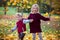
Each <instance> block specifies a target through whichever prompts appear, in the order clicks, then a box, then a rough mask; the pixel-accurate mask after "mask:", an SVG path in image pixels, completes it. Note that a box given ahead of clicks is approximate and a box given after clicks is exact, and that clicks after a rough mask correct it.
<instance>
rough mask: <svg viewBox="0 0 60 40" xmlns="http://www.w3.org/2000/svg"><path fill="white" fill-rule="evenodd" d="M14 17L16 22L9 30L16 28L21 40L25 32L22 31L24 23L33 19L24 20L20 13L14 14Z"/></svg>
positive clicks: (24, 29) (24, 28) (24, 27)
mask: <svg viewBox="0 0 60 40" xmlns="http://www.w3.org/2000/svg"><path fill="white" fill-rule="evenodd" d="M16 18H17V20H18V21H17V23H16V26H15V27H14V28H13V29H12V30H11V32H13V31H14V30H16V29H17V30H18V35H19V39H21V40H23V38H24V36H25V33H23V32H24V31H26V25H25V23H27V22H31V21H33V20H31V19H30V20H25V19H23V17H22V15H21V14H17V15H16Z"/></svg>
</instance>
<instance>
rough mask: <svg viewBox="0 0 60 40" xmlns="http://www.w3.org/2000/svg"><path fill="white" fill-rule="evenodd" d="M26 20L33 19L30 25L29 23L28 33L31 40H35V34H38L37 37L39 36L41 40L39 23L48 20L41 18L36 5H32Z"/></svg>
mask: <svg viewBox="0 0 60 40" xmlns="http://www.w3.org/2000/svg"><path fill="white" fill-rule="evenodd" d="M28 19H33V21H32V22H31V23H29V25H30V33H32V35H33V40H35V37H36V33H38V35H39V40H43V39H42V34H41V32H42V30H41V25H40V24H41V21H40V20H44V21H48V20H50V19H49V18H45V17H43V16H42V15H41V14H40V13H39V6H38V5H37V4H34V5H32V8H31V13H30V15H29V17H28Z"/></svg>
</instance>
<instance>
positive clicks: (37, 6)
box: [30, 4, 39, 13]
mask: <svg viewBox="0 0 60 40" xmlns="http://www.w3.org/2000/svg"><path fill="white" fill-rule="evenodd" d="M34 7H36V8H37V9H38V12H37V13H39V5H38V4H33V5H32V8H31V12H30V13H32V11H33V8H34Z"/></svg>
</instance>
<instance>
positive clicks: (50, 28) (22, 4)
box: [0, 0, 60, 40]
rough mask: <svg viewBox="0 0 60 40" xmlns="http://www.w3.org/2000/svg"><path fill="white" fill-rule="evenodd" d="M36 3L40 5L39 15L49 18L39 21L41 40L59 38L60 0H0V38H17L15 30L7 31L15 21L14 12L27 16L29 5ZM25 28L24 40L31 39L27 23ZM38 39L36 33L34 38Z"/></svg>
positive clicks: (8, 39)
mask: <svg viewBox="0 0 60 40" xmlns="http://www.w3.org/2000/svg"><path fill="white" fill-rule="evenodd" d="M36 3H37V4H38V5H39V7H40V10H39V11H40V13H41V15H43V16H45V17H50V19H51V20H50V21H46V22H44V21H41V28H42V31H43V32H42V36H43V40H60V0H0V40H18V33H17V30H16V31H14V32H13V33H10V32H8V30H10V29H11V28H13V27H14V25H15V23H16V20H15V14H16V13H22V14H23V17H25V18H27V17H28V15H29V13H30V9H31V6H32V5H33V4H36ZM26 28H27V31H26V32H25V33H26V36H25V37H24V40H32V34H31V33H30V29H29V24H28V23H27V24H26ZM29 34H30V35H29ZM38 39H39V38H38V33H36V40H38Z"/></svg>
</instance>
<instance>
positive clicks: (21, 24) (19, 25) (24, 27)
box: [16, 20, 26, 33]
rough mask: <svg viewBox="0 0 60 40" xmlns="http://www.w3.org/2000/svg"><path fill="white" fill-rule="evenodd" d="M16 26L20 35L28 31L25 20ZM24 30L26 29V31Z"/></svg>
mask: <svg viewBox="0 0 60 40" xmlns="http://www.w3.org/2000/svg"><path fill="white" fill-rule="evenodd" d="M16 25H17V30H18V33H20V32H24V31H26V25H25V24H24V23H23V20H20V21H18V22H17V23H16ZM22 28H23V29H24V31H23V29H22Z"/></svg>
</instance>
